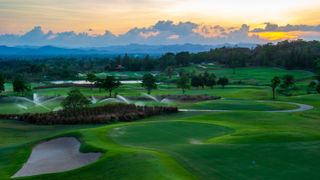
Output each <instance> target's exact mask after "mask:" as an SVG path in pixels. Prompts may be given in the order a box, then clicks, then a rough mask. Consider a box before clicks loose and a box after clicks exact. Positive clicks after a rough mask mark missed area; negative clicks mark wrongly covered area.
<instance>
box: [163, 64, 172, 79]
mask: <svg viewBox="0 0 320 180" xmlns="http://www.w3.org/2000/svg"><path fill="white" fill-rule="evenodd" d="M165 73H166V75H167V76H168V77H169V79H171V78H172V76H173V74H174V70H173V67H171V66H169V67H167V68H166V70H165Z"/></svg>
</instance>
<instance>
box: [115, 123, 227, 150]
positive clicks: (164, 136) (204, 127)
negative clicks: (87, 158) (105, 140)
mask: <svg viewBox="0 0 320 180" xmlns="http://www.w3.org/2000/svg"><path fill="white" fill-rule="evenodd" d="M141 132H143V133H141ZM230 132H232V130H231V129H229V128H225V127H222V126H217V125H213V124H205V123H192V122H157V123H145V124H139V125H132V126H124V127H118V128H115V129H113V130H112V131H110V133H109V136H110V137H111V138H112V139H115V140H116V141H118V142H119V143H121V144H128V145H134V146H142V147H163V146H180V145H189V144H193V145H194V144H203V143H205V142H206V140H207V139H209V138H212V137H217V136H222V135H225V134H228V133H230Z"/></svg>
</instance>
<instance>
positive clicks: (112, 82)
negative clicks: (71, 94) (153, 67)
mask: <svg viewBox="0 0 320 180" xmlns="http://www.w3.org/2000/svg"><path fill="white" fill-rule="evenodd" d="M86 80H87V81H89V82H91V83H93V84H94V85H95V86H96V87H98V88H99V89H104V90H106V91H108V92H109V97H111V96H112V92H113V90H115V89H117V88H119V87H120V86H121V85H122V84H121V82H120V81H119V80H118V79H117V78H116V77H115V76H106V77H105V78H102V79H101V78H98V77H97V76H96V75H95V74H93V73H89V74H87V78H86ZM141 86H142V87H144V88H145V89H146V90H147V93H148V94H151V91H152V90H154V89H157V87H158V86H157V80H156V77H155V76H154V75H152V74H151V73H146V74H144V75H143V77H142V83H141Z"/></svg>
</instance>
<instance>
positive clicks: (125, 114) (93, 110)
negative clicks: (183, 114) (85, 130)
mask: <svg viewBox="0 0 320 180" xmlns="http://www.w3.org/2000/svg"><path fill="white" fill-rule="evenodd" d="M175 112H178V108H177V107H160V106H157V107H149V106H136V105H126V104H113V105H106V106H101V107H90V108H83V109H79V110H76V111H66V110H62V111H57V112H49V113H32V114H29V113H27V114H22V115H5V116H6V117H4V116H3V118H6V119H18V120H21V121H25V122H28V123H32V124H39V125H53V124H105V123H113V122H130V121H134V120H138V119H141V118H145V117H149V116H154V115H159V114H162V113H175ZM1 116H2V115H1ZM1 116H0V117H1Z"/></svg>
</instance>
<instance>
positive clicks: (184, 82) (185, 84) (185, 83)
mask: <svg viewBox="0 0 320 180" xmlns="http://www.w3.org/2000/svg"><path fill="white" fill-rule="evenodd" d="M177 87H178V88H180V89H181V90H182V94H184V93H185V91H186V89H189V88H190V78H189V76H188V75H186V74H183V75H182V76H180V78H179V79H178V81H177Z"/></svg>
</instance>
